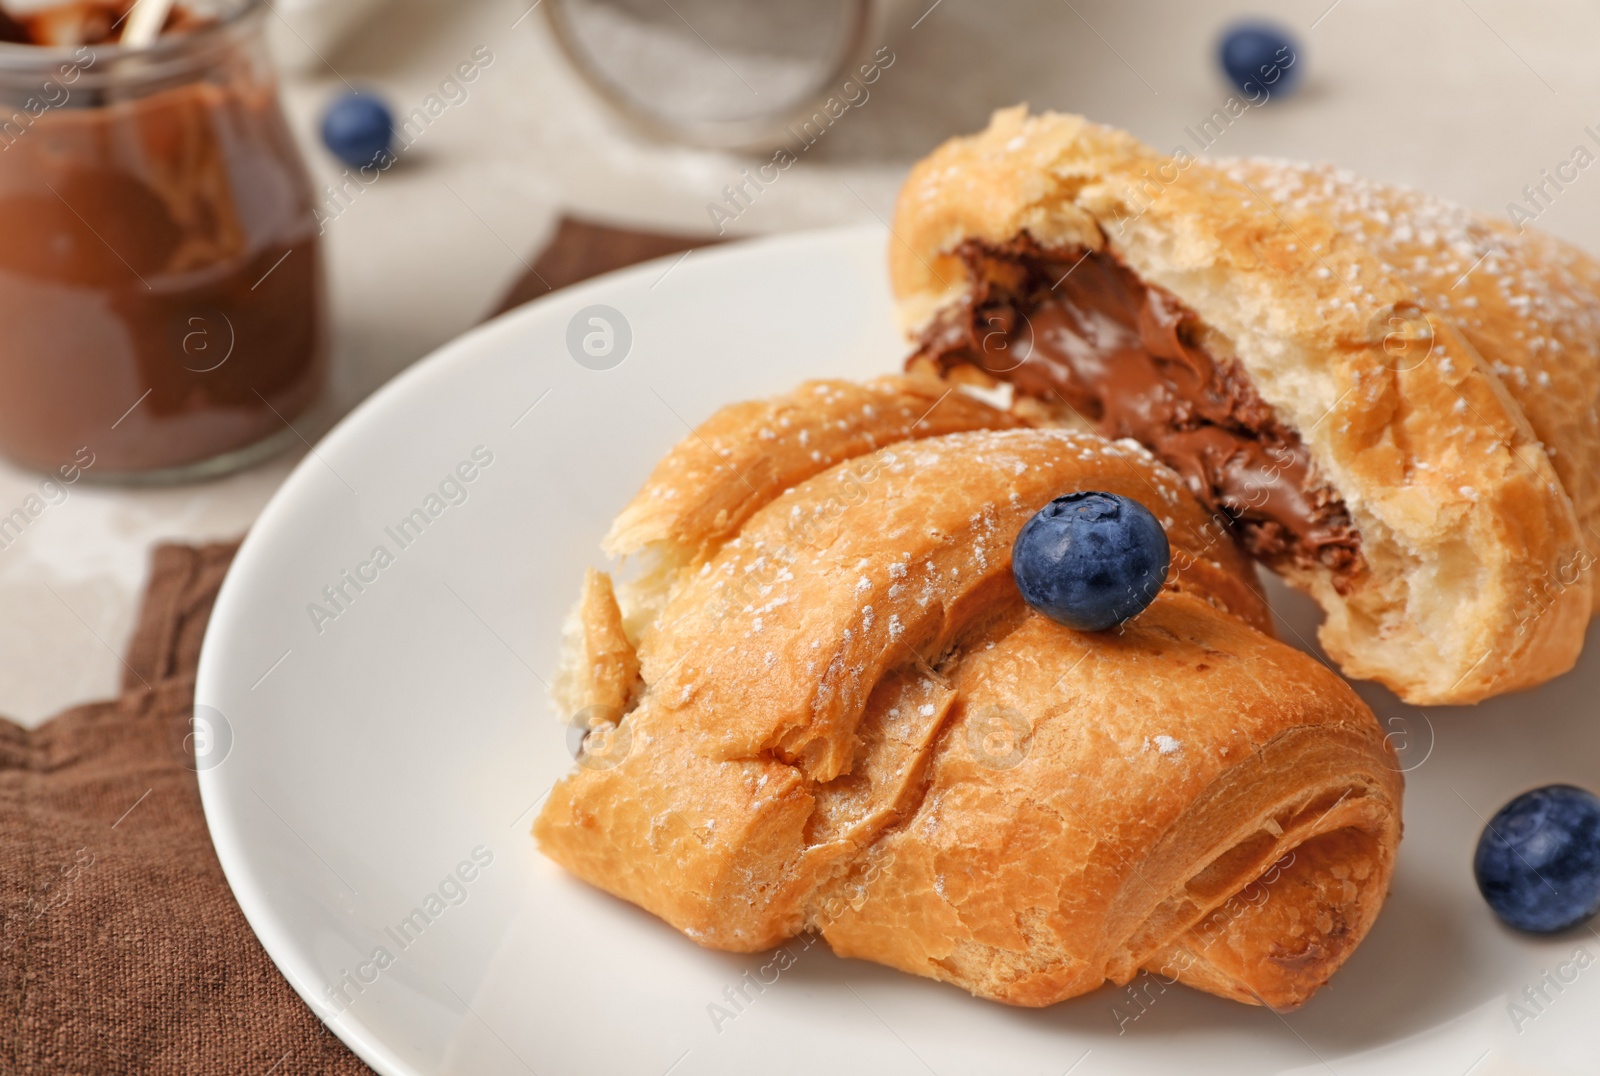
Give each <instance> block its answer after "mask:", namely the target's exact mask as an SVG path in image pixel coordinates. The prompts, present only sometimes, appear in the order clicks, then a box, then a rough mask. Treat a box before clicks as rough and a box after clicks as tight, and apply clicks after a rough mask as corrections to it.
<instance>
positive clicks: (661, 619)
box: [534, 378, 1401, 1008]
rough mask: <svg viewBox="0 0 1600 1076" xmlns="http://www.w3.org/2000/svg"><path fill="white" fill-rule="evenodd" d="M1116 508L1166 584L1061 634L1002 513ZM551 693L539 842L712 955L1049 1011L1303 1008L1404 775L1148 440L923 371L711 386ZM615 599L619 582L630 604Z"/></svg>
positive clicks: (1358, 931) (1392, 831)
mask: <svg viewBox="0 0 1600 1076" xmlns="http://www.w3.org/2000/svg"><path fill="white" fill-rule="evenodd" d="M1074 490H1102V491H1107V492H1112V493H1118V494H1121V495H1124V496H1127V497H1131V498H1133V499H1135V500H1137V501H1139V502H1140V503H1142V504H1143V505H1144V506H1145V507H1147V508H1149V509H1150V511H1151V512H1152V513H1154V515H1155V516H1156V518H1157V519H1159V520H1160V521H1161V523H1162V525H1163V526H1164V527H1165V529H1166V532H1167V535H1168V539H1169V542H1170V544H1171V547H1172V568H1171V571H1170V573H1169V576H1168V579H1167V580H1166V583H1165V585H1164V586H1163V589H1162V591H1161V593H1160V594H1159V595H1158V596H1157V597H1156V599H1155V601H1154V602H1153V603H1152V604H1151V605H1150V606H1149V608H1147V609H1146V610H1145V611H1144V612H1143V613H1141V614H1140V615H1139V616H1138V617H1137V618H1135V619H1133V620H1131V621H1129V622H1127V623H1125V624H1124V625H1122V626H1120V627H1119V628H1117V629H1114V630H1111V631H1106V632H1097V633H1082V632H1077V631H1074V630H1072V629H1070V628H1066V627H1063V626H1062V625H1060V624H1058V623H1056V622H1054V621H1052V620H1050V619H1047V618H1045V617H1043V616H1041V615H1039V614H1038V613H1036V612H1034V611H1032V610H1031V609H1029V608H1028V607H1027V606H1026V605H1025V604H1024V603H1023V601H1022V599H1021V597H1020V595H1019V593H1018V591H1017V588H1016V585H1015V583H1014V581H1013V578H1012V570H1011V550H1012V544H1013V542H1014V541H1015V539H1016V536H1017V533H1018V532H1019V530H1020V529H1021V527H1022V525H1023V524H1024V523H1025V522H1026V521H1027V520H1028V519H1029V518H1030V517H1031V516H1032V514H1033V513H1034V512H1036V511H1037V510H1038V509H1039V508H1041V507H1043V506H1044V505H1045V504H1047V503H1048V502H1049V501H1050V500H1051V499H1052V498H1054V497H1056V496H1059V495H1061V494H1064V493H1069V492H1072V491H1074ZM608 546H609V548H610V549H611V551H613V552H615V553H617V554H622V555H628V556H640V555H643V556H645V557H646V559H647V561H648V565H647V566H648V568H649V570H648V571H647V572H646V574H645V575H644V577H642V578H640V579H637V580H634V581H633V582H631V583H629V584H627V585H624V586H622V587H619V588H618V589H617V590H616V591H613V588H612V584H611V581H610V579H609V577H607V576H606V575H603V574H601V573H599V572H591V573H590V575H589V578H588V580H587V582H586V584H585V587H584V593H583V597H582V599H581V601H580V602H579V605H578V607H577V609H576V615H575V616H574V617H573V619H572V621H571V622H570V624H569V629H570V630H569V638H568V648H567V651H566V653H565V654H564V655H563V657H564V664H563V668H562V676H561V680H560V682H559V684H558V691H557V695H558V701H559V703H560V704H561V706H562V707H563V708H564V709H565V710H566V711H567V712H568V713H569V715H570V714H578V715H580V722H581V723H582V724H584V725H586V726H588V727H589V729H590V732H589V733H588V736H587V737H586V739H585V741H584V745H585V753H584V754H582V755H581V756H580V759H579V765H578V767H577V768H576V769H575V770H574V771H573V772H572V773H571V774H570V775H568V776H567V777H565V778H563V779H562V780H561V781H560V782H559V783H558V784H557V785H556V786H555V788H554V789H553V790H552V792H551V793H550V796H549V799H548V801H547V802H546V804H545V806H544V808H543V810H542V811H541V813H540V815H539V817H538V819H537V821H536V822H535V825H534V833H535V835H536V836H537V838H538V841H539V844H540V846H541V848H542V849H543V850H544V852H545V853H546V854H547V855H549V856H550V857H551V858H552V859H554V860H555V861H556V862H558V863H560V864H561V865H562V866H564V867H566V868H567V869H568V870H570V871H572V872H573V873H574V874H576V875H578V876H579V877H580V878H583V879H585V880H586V881H588V882H590V883H592V884H594V885H596V886H599V887H600V888H602V889H605V890H607V891H608V892H611V893H613V894H615V895H617V896H619V897H621V898H623V899H625V900H629V901H632V902H633V903H635V904H637V905H639V906H641V907H643V908H645V909H647V910H649V911H651V912H653V913H654V914H656V915H658V916H660V917H661V918H662V919H664V920H666V921H667V922H668V923H670V924H672V925H673V926H674V927H677V928H678V929H679V930H681V931H683V932H684V933H685V934H687V935H688V936H689V937H691V938H692V939H694V940H695V941H697V942H699V943H700V944H702V945H705V946H710V947H713V948H718V949H727V950H735V951H742V952H754V951H758V950H762V949H765V948H768V947H770V946H774V945H776V944H778V943H780V942H782V941H783V940H784V939H786V938H789V937H791V936H792V935H794V934H796V933H798V932H801V931H805V930H812V931H817V932H820V933H821V935H822V936H823V937H824V938H825V939H826V940H827V941H828V942H829V943H830V944H831V945H832V947H833V948H834V950H835V951H836V952H838V953H840V954H841V955H845V956H854V957H860V958H863V959H868V960H874V961H878V962H880V963H883V964H888V965H891V966H893V967H897V968H901V969H904V970H906V971H909V972H912V973H914V974H917V975H923V976H928V977H931V978H935V979H942V980H944V981H946V982H950V983H954V984H956V985H958V986H961V987H964V988H966V989H967V990H970V991H971V992H973V993H974V994H977V995H980V996H983V997H986V998H992V999H995V1000H999V1001H1005V1002H1009V1003H1011V1004H1016V1005H1035V1006H1036V1005H1048V1004H1051V1003H1053V1002H1056V1001H1059V1000H1061V999H1063V998H1068V997H1072V996H1074V995H1076V994H1081V993H1084V992H1086V991H1089V990H1093V989H1094V988H1096V987H1097V986H1099V985H1100V984H1102V983H1104V982H1105V981H1107V980H1111V981H1113V982H1117V983H1123V982H1127V981H1128V980H1130V979H1131V978H1132V977H1133V976H1134V975H1136V974H1137V973H1138V972H1139V971H1140V969H1142V968H1143V969H1150V970H1152V971H1155V972H1159V973H1161V974H1163V975H1165V976H1166V977H1168V978H1169V979H1171V978H1174V977H1175V978H1176V979H1177V980H1179V981H1181V982H1184V983H1187V984H1189V985H1191V986H1194V987H1196V988H1199V989H1201V990H1206V991H1210V992H1212V993H1215V994H1220V995H1222V996H1225V997H1230V998H1235V999H1237V1000H1239V1001H1243V1002H1247V1003H1257V1004H1259V1003H1265V1004H1268V1005H1271V1006H1274V1007H1278V1008H1290V1007H1293V1006H1296V1005H1298V1004H1300V1003H1301V1002H1303V1001H1304V1000H1305V999H1306V998H1308V997H1309V996H1310V995H1311V994H1312V992H1313V991H1315V990H1316V989H1317V988H1318V987H1319V986H1320V985H1321V984H1322V983H1323V982H1325V981H1326V980H1327V979H1328V977H1329V976H1330V975H1332V974H1333V972H1334V971H1335V970H1336V969H1337V968H1338V967H1339V966H1340V964H1341V963H1343V961H1344V960H1345V958H1346V957H1347V956H1348V955H1349V954H1350V952H1351V951H1352V949H1353V948H1354V947H1355V946H1356V944H1357V943H1358V942H1360V940H1361V938H1362V937H1363V936H1364V935H1365V934H1366V932H1367V930H1368V928H1369V927H1370V926H1371V925H1372V922H1373V919H1374V917H1375V916H1376V915H1377V913H1378V909H1379V907H1380V906H1381V904H1382V902H1383V899H1384V896H1385V894H1386V892H1387V889H1388V884H1389V879H1390V875H1391V871H1392V868H1393V865H1394V856H1395V849H1396V846H1397V844H1398V842H1399V838H1400V796H1401V780H1400V776H1399V772H1398V768H1397V766H1396V763H1395V760H1394V757H1393V754H1392V752H1391V751H1390V750H1389V747H1388V745H1387V744H1386V742H1385V739H1384V736H1383V735H1382V733H1381V731H1380V729H1379V727H1378V725H1377V722H1376V720H1375V719H1374V717H1373V715H1372V713H1371V711H1369V710H1368V709H1367V708H1366V706H1365V705H1363V704H1362V702H1361V701H1360V699H1359V698H1358V697H1357V696H1356V695H1355V694H1354V693H1353V692H1352V691H1351V690H1350V688H1349V686H1348V685H1347V684H1345V683H1344V681H1343V680H1341V679H1340V678H1339V677H1338V676H1337V675H1336V674H1334V673H1333V672H1331V671H1330V670H1329V669H1328V668H1327V667H1326V666H1324V665H1322V664H1321V663H1319V662H1318V661H1316V660H1315V659H1313V658H1311V657H1309V656H1307V655H1306V654H1304V653H1301V652H1300V651H1298V650H1294V649H1292V648H1290V647H1288V646H1285V645H1283V644H1281V643H1279V642H1277V641H1276V640H1274V639H1273V638H1272V637H1271V635H1270V634H1269V632H1270V630H1271V629H1270V618H1269V615H1268V611H1267V609H1266V606H1265V605H1264V603H1263V601H1262V599H1261V598H1260V596H1259V593H1258V592H1257V590H1256V589H1255V587H1254V583H1253V579H1252V573H1253V566H1252V565H1251V563H1250V561H1249V559H1248V557H1247V556H1246V555H1245V554H1244V553H1243V552H1242V551H1241V550H1240V548H1239V547H1238V545H1237V544H1236V542H1235V540H1234V537H1233V536H1232V535H1231V534H1230V533H1229V531H1228V529H1227V528H1226V526H1225V525H1218V524H1217V523H1216V522H1215V521H1214V520H1213V519H1212V516H1211V514H1210V513H1209V512H1208V511H1207V510H1206V509H1205V508H1204V507H1203V506H1202V505H1201V504H1200V502H1199V501H1198V500H1196V499H1195V497H1194V496H1193V495H1192V494H1190V493H1189V492H1188V491H1187V490H1186V489H1185V488H1184V486H1183V484H1182V482H1181V480H1180V479H1179V476H1178V475H1176V474H1175V473H1174V472H1172V471H1170V470H1169V469H1167V468H1166V467H1164V466H1163V465H1162V464H1161V463H1159V462H1158V461H1157V460H1156V459H1155V458H1154V457H1153V456H1152V455H1151V454H1150V453H1149V452H1148V451H1147V450H1145V449H1144V448H1142V447H1140V446H1139V445H1137V444H1135V443H1133V442H1132V441H1121V442H1111V441H1108V440H1105V439H1104V438H1101V437H1099V436H1096V435H1093V434H1089V433H1084V432H1079V431H1074V430H1066V429H1059V428H1050V429H1042V428H1030V427H1027V426H1024V425H1022V424H1020V423H1019V421H1018V420H1017V418H1016V417H1014V416H1012V415H1010V414H1008V413H1006V412H1002V411H999V410H996V409H994V408H991V407H989V406H987V405H986V404H984V403H982V402H980V401H978V400H976V399H972V398H969V397H968V396H966V395H965V394H964V392H962V391H959V390H957V391H951V387H950V386H948V385H945V384H943V383H941V382H939V381H937V380H934V379H926V380H923V379H915V378H912V379H899V378H889V379H885V380H882V381H877V382H873V383H870V384H867V385H859V384H853V383H847V382H815V383H808V384H806V385H803V386H801V387H800V388H799V389H797V390H796V391H795V392H793V393H791V394H789V395H787V396H784V397H779V398H777V399H775V400H770V401H765V402H761V403H754V404H742V405H739V406H737V407H733V408H729V409H727V410H726V411H724V412H722V413H720V414H718V415H717V416H715V417H713V418H712V419H711V420H710V421H708V422H707V423H706V424H705V425H704V426H702V427H701V428H700V429H699V430H697V431H696V432H695V433H694V434H693V435H691V436H690V437H688V438H685V439H684V441H683V442H682V443H680V444H679V445H678V446H677V447H676V448H675V449H673V450H672V452H671V454H670V455H668V456H667V457H666V458H665V459H664V460H663V461H662V462H661V464H660V465H659V466H658V467H657V468H656V470H655V473H654V475H653V476H652V477H651V478H650V480H649V481H648V482H647V484H646V485H645V487H644V489H643V490H642V491H641V492H640V493H639V494H638V496H637V497H636V498H635V500H634V501H633V503H632V504H630V505H629V506H628V508H627V509H626V510H625V511H624V512H623V513H622V515H621V516H620V517H619V519H618V521H617V525H616V526H615V527H614V528H613V530H612V532H611V535H610V537H609V539H608ZM619 599H620V600H619Z"/></svg>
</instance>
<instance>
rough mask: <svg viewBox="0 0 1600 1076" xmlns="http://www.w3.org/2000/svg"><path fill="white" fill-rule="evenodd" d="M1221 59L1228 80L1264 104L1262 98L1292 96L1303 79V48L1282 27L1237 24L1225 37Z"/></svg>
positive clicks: (1252, 100) (1248, 23) (1251, 100)
mask: <svg viewBox="0 0 1600 1076" xmlns="http://www.w3.org/2000/svg"><path fill="white" fill-rule="evenodd" d="M1218 59H1220V60H1221V61H1222V69H1223V70H1224V71H1226V72H1227V74H1228V80H1229V81H1230V82H1232V83H1233V84H1234V85H1235V86H1237V87H1239V89H1240V90H1241V91H1243V92H1244V93H1245V94H1247V95H1248V96H1249V97H1250V103H1251V104H1263V103H1264V102H1263V101H1262V100H1259V98H1261V96H1262V95H1263V94H1265V95H1267V96H1268V97H1269V98H1270V97H1276V96H1277V95H1278V94H1286V93H1288V92H1290V91H1291V90H1292V89H1293V88H1294V85H1295V83H1296V82H1298V81H1299V79H1300V68H1301V64H1300V62H1299V60H1300V47H1299V45H1298V44H1296V43H1295V40H1294V38H1292V37H1290V36H1289V34H1288V33H1287V32H1286V31H1285V30H1283V29H1282V28H1281V27H1279V26H1276V25H1274V24H1272V23H1270V22H1260V21H1250V22H1240V23H1235V24H1234V25H1233V26H1230V27H1229V28H1228V31H1227V33H1225V34H1223V36H1222V44H1221V47H1220V48H1219V49H1218Z"/></svg>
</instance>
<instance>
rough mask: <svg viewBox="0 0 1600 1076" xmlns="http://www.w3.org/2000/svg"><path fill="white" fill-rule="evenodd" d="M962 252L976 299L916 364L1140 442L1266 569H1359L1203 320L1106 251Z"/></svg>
mask: <svg viewBox="0 0 1600 1076" xmlns="http://www.w3.org/2000/svg"><path fill="white" fill-rule="evenodd" d="M958 253H959V254H960V256H961V258H962V260H963V261H964V262H965V263H966V266H967V271H968V272H969V273H970V274H971V278H972V280H973V293H972V297H971V299H970V300H969V302H967V303H966V304H963V305H962V306H961V307H959V308H956V309H953V310H951V311H949V312H947V313H946V314H944V315H943V316H942V317H941V318H940V319H939V320H937V321H936V322H935V323H934V324H933V325H932V326H931V327H930V328H929V330H928V332H927V334H926V335H925V337H924V339H923V342H922V344H921V346H920V347H919V349H918V350H917V352H916V354H914V355H913V356H912V360H913V361H915V360H916V359H918V358H929V359H932V360H933V361H935V362H937V363H938V364H939V366H940V367H941V368H942V369H945V370H949V369H951V368H954V367H957V366H961V365H973V366H977V367H978V368H979V369H982V370H984V371H986V372H988V373H989V374H991V375H993V376H995V377H998V378H1001V379H1002V380H1006V381H1009V382H1011V383H1012V384H1013V385H1014V386H1015V387H1016V389H1017V391H1019V392H1023V393H1026V394H1028V395H1030V396H1034V397H1038V398H1041V399H1045V400H1052V399H1055V398H1059V399H1060V400H1061V401H1064V402H1065V403H1066V404H1068V405H1069V406H1070V407H1072V408H1073V409H1074V410H1075V411H1077V412H1078V413H1079V414H1081V415H1082V416H1083V417H1084V418H1085V419H1087V420H1088V421H1089V422H1090V423H1091V424H1092V425H1093V426H1094V427H1095V428H1096V429H1097V430H1098V431H1099V432H1100V433H1101V434H1103V435H1105V436H1107V437H1113V438H1120V437H1131V438H1133V439H1135V440H1137V441H1139V442H1141V443H1142V444H1144V445H1145V446H1147V447H1148V448H1149V449H1150V450H1151V451H1152V452H1154V453H1155V455H1156V456H1157V457H1158V458H1160V459H1161V460H1162V461H1163V462H1165V463H1166V464H1167V465H1168V466H1169V467H1171V468H1173V469H1174V470H1175V471H1177V472H1178V473H1179V474H1180V475H1181V476H1182V477H1183V479H1184V482H1185V484H1186V485H1187V486H1188V487H1189V489H1190V490H1191V491H1193V493H1194V494H1195V495H1196V496H1197V497H1198V498H1199V499H1200V500H1201V502H1202V503H1204V504H1205V505H1206V506H1207V507H1208V508H1210V509H1211V510H1212V511H1221V512H1223V513H1225V514H1226V515H1227V516H1228V517H1229V518H1230V519H1232V520H1233V521H1234V522H1235V523H1236V524H1237V525H1238V533H1239V536H1240V538H1241V540H1242V541H1243V543H1244V545H1245V548H1246V549H1248V550H1249V551H1250V552H1251V553H1252V554H1254V555H1255V556H1257V557H1259V558H1261V559H1262V560H1264V561H1266V562H1267V563H1268V564H1269V565H1276V566H1285V565H1291V564H1292V565H1295V566H1299V567H1309V566H1311V565H1320V566H1322V567H1325V568H1327V569H1329V570H1331V571H1332V572H1333V577H1334V583H1335V585H1336V586H1338V587H1339V588H1340V589H1341V590H1342V589H1344V588H1345V587H1347V586H1348V585H1349V582H1350V580H1351V579H1352V578H1353V577H1354V576H1355V575H1356V574H1357V573H1359V572H1360V571H1361V569H1362V567H1363V561H1362V558H1361V540H1360V535H1359V534H1357V532H1356V530H1355V527H1354V526H1353V524H1352V523H1351V521H1350V515H1349V512H1348V511H1347V510H1346V509H1345V506H1344V503H1343V502H1342V501H1341V500H1340V499H1339V496H1338V494H1337V493H1336V492H1335V491H1334V490H1333V489H1332V488H1330V487H1329V486H1328V485H1327V484H1325V483H1323V482H1321V481H1319V480H1318V479H1317V477H1316V475H1315V473H1314V471H1313V469H1312V465H1311V456H1310V453H1309V452H1308V451H1307V450H1306V447H1305V445H1304V444H1303V443H1302V442H1301V440H1300V438H1299V436H1298V435H1297V434H1296V433H1295V432H1294V431H1293V430H1291V429H1289V428H1288V427H1286V426H1284V425H1283V424H1281V423H1280V422H1278V421H1277V419H1276V418H1275V417H1274V415H1273V413H1272V409H1271V408H1270V407H1269V406H1267V404H1266V403H1265V402H1264V401H1263V400H1262V399H1261V398H1260V396H1258V395H1257V394H1256V391H1255V389H1254V387H1253V386H1252V385H1251V384H1250V382H1249V380H1248V379H1247V378H1246V376H1245V374H1244V372H1243V371H1242V370H1240V369H1239V367H1238V365H1237V364H1236V363H1235V362H1233V361H1231V360H1218V359H1216V358H1214V357H1213V356H1212V355H1211V354H1210V353H1209V352H1208V351H1207V350H1206V349H1205V347H1204V346H1202V345H1201V344H1200V343H1199V342H1198V330H1199V328H1200V322H1199V319H1198V318H1197V317H1196V316H1195V314H1194V313H1192V312H1191V311H1189V310H1187V309H1186V308H1184V307H1183V305H1182V304H1180V303H1179V302H1178V301H1177V300H1176V299H1175V298H1173V297H1172V296H1171V295H1170V294H1168V293H1167V292H1165V291H1162V290H1161V289H1159V288H1155V287H1149V286H1146V285H1145V284H1144V283H1143V282H1142V281H1140V280H1139V278H1138V277H1137V276H1135V275H1134V273H1133V272H1132V271H1131V270H1129V269H1128V268H1127V267H1126V266H1124V265H1123V264H1122V263H1121V262H1119V261H1118V260H1117V259H1116V258H1115V257H1114V256H1113V255H1111V254H1109V253H1102V252H1098V251H1083V250H1075V251H1064V252H1063V251H1046V250H1044V249H1043V248H1041V247H1039V246H1038V245H1037V244H1036V243H1034V242H1033V240H1032V239H1031V238H1029V237H1027V236H1026V235H1024V236H1021V237H1019V238H1017V239H1015V240H1013V241H1011V242H1009V243H1007V244H1004V245H1003V246H995V245H990V244H984V243H980V242H978V241H976V240H968V241H966V242H965V243H963V244H962V245H961V247H960V248H959V250H958Z"/></svg>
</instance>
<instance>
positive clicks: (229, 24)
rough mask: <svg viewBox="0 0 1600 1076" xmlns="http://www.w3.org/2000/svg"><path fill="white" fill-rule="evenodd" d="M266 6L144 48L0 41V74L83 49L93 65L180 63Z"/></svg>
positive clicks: (40, 67)
mask: <svg viewBox="0 0 1600 1076" xmlns="http://www.w3.org/2000/svg"><path fill="white" fill-rule="evenodd" d="M266 6H267V0H244V2H243V3H241V4H239V5H238V7H237V9H236V10H234V11H231V12H229V13H228V14H227V15H225V16H223V17H222V18H219V19H217V20H216V21H215V22H210V23H206V24H204V25H202V26H200V27H198V28H197V29H194V30H190V31H187V32H185V33H181V34H172V35H170V36H166V37H158V38H156V39H155V41H154V42H152V43H151V44H149V45H146V46H145V47H143V48H130V47H128V46H127V45H122V44H118V43H116V42H110V43H107V44H101V45H21V44H18V43H16V42H14V41H0V75H5V74H19V73H22V74H25V73H31V72H34V71H45V70H47V69H53V68H55V67H57V66H59V65H60V64H63V63H71V62H73V61H77V60H78V59H79V57H80V55H81V53H82V52H83V50H84V49H88V50H89V53H90V55H91V56H92V57H93V59H92V60H91V61H90V62H91V63H93V64H98V63H100V62H101V61H102V60H104V61H105V62H106V63H108V64H112V65H120V64H123V63H126V62H127V61H129V60H135V59H137V60H138V61H147V62H151V63H153V64H158V65H159V64H162V63H163V62H170V61H173V60H181V59H183V58H184V57H185V56H186V55H188V54H191V53H195V52H204V51H206V50H207V49H208V48H210V47H211V46H213V45H215V44H217V43H218V42H219V41H221V40H224V39H226V38H227V37H229V36H231V35H232V34H233V33H234V31H235V30H236V29H237V27H238V26H239V25H240V24H241V23H243V22H244V21H245V20H246V19H248V18H251V17H252V16H254V15H255V14H256V13H257V12H259V11H260V10H262V9H263V8H265V7H266ZM85 66H88V65H85Z"/></svg>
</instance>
